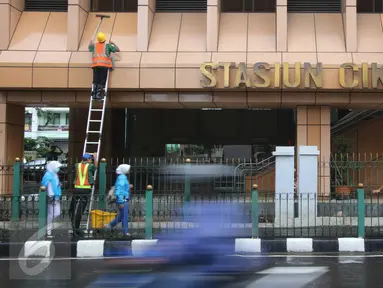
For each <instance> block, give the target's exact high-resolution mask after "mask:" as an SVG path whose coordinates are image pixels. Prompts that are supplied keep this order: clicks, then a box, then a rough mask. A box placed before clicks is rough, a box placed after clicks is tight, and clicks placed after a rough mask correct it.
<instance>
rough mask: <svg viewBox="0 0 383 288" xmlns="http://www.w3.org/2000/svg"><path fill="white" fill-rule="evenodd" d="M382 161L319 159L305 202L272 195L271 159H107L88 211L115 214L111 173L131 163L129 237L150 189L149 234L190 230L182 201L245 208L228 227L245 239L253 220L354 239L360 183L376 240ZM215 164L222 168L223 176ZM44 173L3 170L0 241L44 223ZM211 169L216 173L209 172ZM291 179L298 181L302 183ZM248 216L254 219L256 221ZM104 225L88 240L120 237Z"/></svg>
mask: <svg viewBox="0 0 383 288" xmlns="http://www.w3.org/2000/svg"><path fill="white" fill-rule="evenodd" d="M382 159H383V157H381V156H380V155H341V156H336V155H334V156H333V157H332V158H331V160H330V161H320V163H319V168H318V172H319V177H322V178H323V179H324V181H322V178H321V180H320V181H319V182H320V183H319V186H320V187H319V190H318V191H319V192H318V195H316V194H312V193H311V194H310V195H309V196H307V195H306V196H307V197H306V198H307V199H306V198H304V197H302V195H304V194H305V193H302V191H299V187H298V189H296V190H295V191H292V192H291V194H289V195H280V194H278V195H276V194H275V188H274V184H275V158H274V157H270V158H267V159H265V160H263V161H260V162H257V163H252V162H251V161H247V160H243V159H232V160H222V159H206V158H203V159H192V160H191V161H190V162H189V161H186V159H175V160H174V159H173V160H166V159H163V158H131V159H126V160H125V159H120V160H118V159H111V160H110V161H109V162H101V163H100V164H99V166H100V169H99V173H100V175H99V177H97V179H98V181H99V182H97V183H96V186H97V187H96V194H95V196H94V199H93V200H92V207H93V209H92V210H100V211H109V212H113V211H115V207H114V206H113V205H108V204H105V203H106V201H105V197H106V193H107V188H109V187H110V186H112V185H113V183H114V181H115V178H116V173H115V170H116V167H117V166H118V165H119V164H122V163H129V164H131V165H132V169H131V173H130V175H129V181H130V182H131V183H132V184H133V185H134V188H133V191H132V194H131V199H130V202H129V209H128V211H129V231H130V232H131V233H132V234H133V236H134V237H139V238H142V237H145V235H146V230H145V228H146V227H147V217H146V216H147V213H149V212H148V207H147V206H146V205H147V201H146V197H147V195H146V193H147V189H146V188H147V184H151V185H153V187H154V189H153V196H152V197H153V198H152V201H153V206H152V208H151V212H150V213H151V219H153V221H152V222H153V223H152V228H153V233H154V234H155V233H167V232H173V231H178V230H180V229H185V228H193V227H194V226H193V225H194V224H193V223H189V222H187V221H185V219H184V211H183V207H184V204H185V203H189V202H190V203H201V202H230V203H233V205H234V204H237V205H242V206H243V218H242V222H241V223H229V224H230V227H231V228H232V229H236V231H237V232H238V234H240V235H243V236H251V234H252V233H253V232H252V231H253V225H254V222H257V223H258V224H259V225H258V228H259V230H258V231H259V236H260V237H264V238H267V237H272V238H275V237H355V236H357V235H358V221H359V220H360V215H359V214H358V213H359V212H358V211H359V210H360V209H361V208H360V207H361V206H359V208H358V203H361V202H360V201H358V197H357V196H358V193H357V192H358V190H357V187H356V186H357V183H360V182H361V183H364V184H365V186H364V190H363V193H364V196H363V206H362V207H364V208H363V210H364V217H363V219H364V223H365V228H364V231H365V234H366V237H381V236H382V235H383V231H382V226H383V225H381V222H383V206H382V205H381V204H382V203H381V202H382V199H383V196H381V195H380V193H377V191H375V192H376V193H374V191H373V190H379V188H380V186H381V184H383V165H382V164H383V160H382ZM217 165H219V166H224V167H226V168H227V169H224V170H220V169H218V168H217V167H218V166H217ZM73 167H74V165H73V162H71V161H69V163H68V164H67V165H66V166H64V168H63V169H62V171H61V172H60V180H61V181H62V183H63V196H62V197H61V200H60V208H61V211H60V215H59V217H58V218H57V223H59V225H60V227H59V228H58V229H57V231H61V232H60V233H61V234H60V235H62V237H68V235H69V234H70V233H69V232H70V230H72V225H71V220H70V215H69V207H70V201H72V197H73V191H72V189H73V180H74V173H75V172H74V168H73ZM44 169H45V168H44V165H39V166H36V167H30V166H29V167H28V165H22V164H21V163H20V162H17V161H16V163H15V164H14V165H2V166H0V181H1V182H0V184H1V185H0V189H1V190H0V193H1V194H2V195H0V221H1V225H0V229H1V231H2V232H1V233H2V235H0V237H2V238H7V237H9V236H10V235H11V234H12V233H16V232H17V233H19V232H20V233H21V232H22V234H23V235H24V236H25V237H26V235H29V234H30V233H32V232H33V231H35V230H36V229H38V228H39V219H41V217H42V216H41V215H42V214H41V212H40V211H41V209H45V208H41V207H40V206H39V205H40V202H41V201H40V200H41V195H39V192H38V191H39V187H40V181H41V178H42V175H43V173H44ZM188 169H192V170H188ZM209 169H210V170H211V171H213V172H209V171H210V170H209ZM100 171H101V172H100ZM196 171H197V172H196ZM190 172H193V173H190ZM296 181H297V183H299V179H296ZM326 181H327V182H326ZM255 183H256V184H257V185H258V187H257V195H258V196H257V197H258V198H257V199H256V206H254V205H255V204H254V198H253V197H252V193H253V192H254V191H253V188H252V187H253V185H254V184H255ZM326 187H327V188H328V191H327V190H326V189H327V188H326ZM324 188H326V189H324ZM339 188H342V189H339ZM82 197H90V196H89V195H83V196H82ZM291 197H292V199H291ZM312 198H315V199H317V200H316V202H315V203H316V204H315V205H314V206H315V207H316V208H315V209H316V212H315V213H316V214H312V213H308V214H307V213H305V217H302V213H303V212H304V210H305V209H309V210H310V209H312V203H313V202H312V201H311V200H312ZM309 199H311V200H310V201H309ZM288 200H290V202H289V201H288ZM284 202H286V205H285V204H283V203H284ZM287 202H288V203H289V204H287ZM306 202H307V203H306ZM48 203H49V199H48ZM282 204H283V205H282ZM284 205H285V206H286V207H288V208H287V210H283V211H282V210H281V208H280V207H282V206H284ZM310 205H311V206H310ZM88 207H89V206H88ZM302 207H304V208H302ZM307 207H309V208H307ZM310 207H311V208H310ZM254 209H256V210H254ZM253 211H256V214H257V217H255V218H256V219H257V220H256V221H255V220H254V216H253V214H254V213H253ZM310 211H311V210H310ZM88 215H89V211H88V210H85V212H84V215H83V219H82V223H83V224H85V223H86V221H87V217H88ZM313 215H314V216H313ZM44 217H45V216H44ZM104 224H106V223H101V229H92V230H91V232H92V234H89V235H87V236H88V237H102V238H108V237H118V235H119V230H117V232H116V233H111V232H110V231H109V232H108V231H105V229H102V226H103V225H104ZM83 228H84V229H85V228H86V227H83ZM87 233H88V231H87Z"/></svg>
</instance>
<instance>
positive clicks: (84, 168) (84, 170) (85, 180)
mask: <svg viewBox="0 0 383 288" xmlns="http://www.w3.org/2000/svg"><path fill="white" fill-rule="evenodd" d="M88 169H89V164H85V165H84V164H82V163H78V165H77V172H76V173H77V179H76V184H75V185H74V188H78V189H90V188H92V186H91V185H90V184H89V173H88V171H89V170H88Z"/></svg>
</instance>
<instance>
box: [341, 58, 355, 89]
mask: <svg viewBox="0 0 383 288" xmlns="http://www.w3.org/2000/svg"><path fill="white" fill-rule="evenodd" d="M347 68H351V69H352V77H351V78H352V82H351V84H349V83H350V81H346V69H347ZM358 70H359V69H358V66H356V65H355V64H354V63H343V64H342V65H340V68H339V84H340V86H342V87H343V88H354V87H356V86H357V85H358V84H359V80H358V78H357V77H356V76H355V72H358Z"/></svg>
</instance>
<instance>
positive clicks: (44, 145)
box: [24, 137, 53, 158]
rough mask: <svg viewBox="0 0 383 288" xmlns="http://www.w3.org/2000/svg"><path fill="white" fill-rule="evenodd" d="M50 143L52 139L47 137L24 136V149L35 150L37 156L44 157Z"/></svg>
mask: <svg viewBox="0 0 383 288" xmlns="http://www.w3.org/2000/svg"><path fill="white" fill-rule="evenodd" d="M52 144H53V141H52V140H51V139H49V138H47V137H38V138H37V139H31V138H25V139H24V151H36V152H37V153H38V157H42V158H45V157H46V155H47V153H48V152H49V151H50V149H51V148H50V147H51V146H52Z"/></svg>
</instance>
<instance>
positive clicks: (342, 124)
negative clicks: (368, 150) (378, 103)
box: [331, 109, 380, 134]
mask: <svg viewBox="0 0 383 288" xmlns="http://www.w3.org/2000/svg"><path fill="white" fill-rule="evenodd" d="M354 112H355V113H354ZM378 112H380V110H367V109H365V110H362V111H352V112H351V113H349V114H347V115H346V116H345V117H343V118H342V119H340V120H339V121H338V122H337V123H335V124H334V125H333V126H332V127H331V134H335V133H338V132H340V131H342V130H344V129H346V128H347V127H349V126H351V125H353V124H355V123H358V122H359V121H361V120H363V119H365V118H368V117H371V116H373V115H374V114H376V113H378ZM358 116H361V117H360V118H358ZM345 118H346V119H345Z"/></svg>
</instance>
